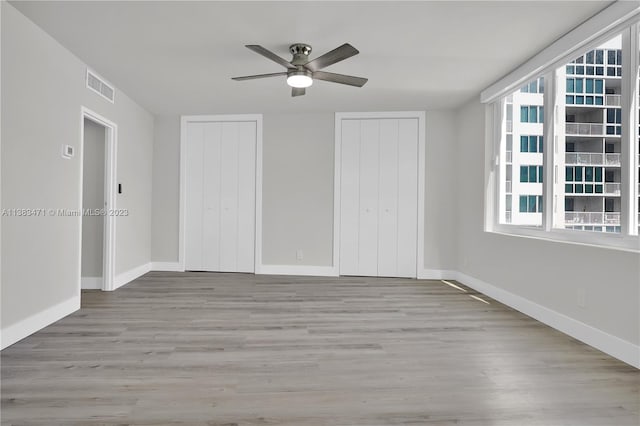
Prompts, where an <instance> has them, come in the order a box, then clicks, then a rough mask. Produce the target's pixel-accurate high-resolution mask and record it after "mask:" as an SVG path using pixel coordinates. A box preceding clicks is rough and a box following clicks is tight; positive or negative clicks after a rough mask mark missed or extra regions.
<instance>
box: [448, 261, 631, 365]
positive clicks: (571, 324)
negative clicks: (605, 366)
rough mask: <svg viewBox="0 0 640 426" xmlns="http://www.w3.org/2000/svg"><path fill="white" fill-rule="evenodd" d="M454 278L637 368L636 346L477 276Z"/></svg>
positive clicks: (461, 274) (462, 275) (459, 275)
mask: <svg viewBox="0 0 640 426" xmlns="http://www.w3.org/2000/svg"><path fill="white" fill-rule="evenodd" d="M456 279H457V281H459V282H461V283H462V284H464V285H466V286H469V287H471V288H473V289H474V290H477V291H479V292H481V293H483V294H486V295H487V296H489V297H491V298H493V299H495V300H497V301H498V302H500V303H504V304H505V305H507V306H510V307H511V308H513V309H515V310H517V311H520V312H522V313H523V314H525V315H528V316H530V317H531V318H534V319H536V320H538V321H540V322H542V323H544V324H546V325H548V326H550V327H553V328H555V329H556V330H558V331H561V332H563V333H565V334H568V335H569V336H571V337H573V338H575V339H578V340H580V341H581V342H584V343H586V344H587V345H589V346H593V347H594V348H596V349H599V350H601V351H602V352H604V353H606V354H609V355H611V356H612V357H614V358H617V359H619V360H620V361H623V362H626V363H627V364H629V365H632V366H634V367H636V368H639V369H640V346H638V345H634V344H633V343H631V342H628V341H626V340H622V339H620V338H619V337H616V336H613V335H611V334H609V333H606V332H604V331H602V330H599V329H597V328H595V327H592V326H590V325H588V324H585V323H583V322H580V321H578V320H575V319H573V318H570V317H568V316H566V315H564V314H561V313H559V312H556V311H554V310H551V309H549V308H545V307H544V306H541V305H538V304H537V303H535V302H532V301H530V300H527V299H525V298H523V297H521V296H518V295H516V294H513V293H510V292H508V291H506V290H503V289H501V288H498V287H496V286H493V285H491V284H488V283H486V282H484V281H481V280H479V279H477V278H474V277H471V276H469V275H465V274H463V273H458V276H457V278H456Z"/></svg>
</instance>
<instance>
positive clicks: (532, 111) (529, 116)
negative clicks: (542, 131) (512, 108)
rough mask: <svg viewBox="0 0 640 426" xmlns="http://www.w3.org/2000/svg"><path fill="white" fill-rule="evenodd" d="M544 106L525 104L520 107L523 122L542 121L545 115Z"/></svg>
mask: <svg viewBox="0 0 640 426" xmlns="http://www.w3.org/2000/svg"><path fill="white" fill-rule="evenodd" d="M542 108H543V107H542V106H536V105H523V106H521V107H520V122H521V123H542V119H543V117H544V113H543V109H542Z"/></svg>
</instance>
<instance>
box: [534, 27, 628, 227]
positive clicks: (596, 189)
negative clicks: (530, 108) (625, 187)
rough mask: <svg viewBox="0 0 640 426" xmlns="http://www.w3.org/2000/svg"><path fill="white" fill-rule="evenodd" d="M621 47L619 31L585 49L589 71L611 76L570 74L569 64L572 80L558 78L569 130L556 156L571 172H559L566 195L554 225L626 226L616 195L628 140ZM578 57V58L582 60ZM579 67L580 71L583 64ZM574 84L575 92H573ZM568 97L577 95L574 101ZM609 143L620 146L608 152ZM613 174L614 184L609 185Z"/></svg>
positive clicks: (558, 187) (563, 121)
mask: <svg viewBox="0 0 640 426" xmlns="http://www.w3.org/2000/svg"><path fill="white" fill-rule="evenodd" d="M621 49H622V37H621V36H619V35H618V36H615V37H613V38H611V39H610V40H607V41H606V42H605V43H603V44H602V45H601V46H598V47H597V48H596V49H595V50H594V51H591V52H587V53H585V55H584V60H585V62H586V65H585V67H584V68H585V69H584V71H586V74H587V75H603V74H606V75H607V77H597V78H593V77H586V78H580V77H576V76H575V75H574V74H571V75H569V74H568V73H567V72H566V71H567V67H568V66H569V65H571V66H574V65H573V64H572V63H571V62H570V63H568V64H563V65H562V67H559V68H558V70H557V71H558V74H557V75H558V76H559V78H561V79H565V80H566V81H565V82H564V84H563V82H562V81H558V85H557V86H556V87H558V88H559V89H560V91H561V92H562V89H563V88H565V87H566V89H567V90H566V93H563V95H565V96H559V97H557V98H556V106H557V107H559V108H560V110H564V111H565V114H564V116H563V117H562V116H561V117H557V118H555V119H556V120H557V121H556V123H555V127H556V129H566V132H565V133H564V134H561V135H560V137H559V141H560V143H559V145H558V151H559V152H558V153H557V154H554V158H555V159H556V161H557V162H556V165H557V166H558V167H563V168H564V169H565V173H560V174H559V175H558V179H557V182H553V185H554V193H555V194H558V195H559V197H562V198H563V200H558V202H557V203H554V208H553V213H552V220H553V225H552V226H553V227H554V228H564V229H580V230H583V231H584V230H591V231H592V232H618V231H616V230H617V229H619V227H620V203H619V202H620V196H619V195H617V193H616V191H617V192H618V193H619V183H620V162H619V160H617V157H616V156H615V153H619V152H620V144H621V143H622V142H621V139H622V138H620V137H619V136H617V135H618V134H619V133H618V132H620V131H621V130H620V129H621V128H622V126H621V125H620V118H621V111H622V110H621V108H620V95H621V88H622V86H623V85H622V78H621V77H619V76H618V73H619V72H620V71H621V67H620V64H621V60H622V55H621V52H622V50H621ZM578 59H579V58H578V57H576V58H574V60H575V61H576V62H579V61H578ZM605 65H606V67H605ZM575 67H576V70H575V71H576V73H577V72H578V71H579V70H578V69H577V68H578V66H575ZM605 68H606V70H605ZM580 75H584V74H582V73H581V74H580ZM574 79H575V81H574V82H571V81H572V80H574ZM572 87H573V89H574V91H573V92H570V91H569V89H570V88H572ZM574 94H575V95H574ZM568 96H575V98H573V99H571V102H570V100H569V99H568V98H566V97H568ZM569 123H570V124H569ZM606 144H613V145H614V146H615V150H614V152H613V153H607V151H606V149H610V148H605V147H606ZM636 155H637V154H636ZM601 165H605V166H604V167H603V166H601ZM605 167H606V168H605ZM608 170H615V172H614V173H612V174H610V175H609V174H606V172H608ZM541 176H542V174H539V175H538V177H539V178H540V177H541ZM607 178H609V179H610V180H611V182H607V183H605V181H607V180H608V179H607ZM639 182H640V181H639ZM613 194H616V195H615V196H614V195H613ZM607 198H610V199H612V200H614V199H615V202H613V203H611V202H608V204H607V208H609V209H610V211H606V208H605V204H606V202H605V199H607Z"/></svg>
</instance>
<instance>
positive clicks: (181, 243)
mask: <svg viewBox="0 0 640 426" xmlns="http://www.w3.org/2000/svg"><path fill="white" fill-rule="evenodd" d="M216 121H221V122H225V121H254V122H255V123H256V200H255V208H256V212H255V221H256V222H255V236H254V240H255V247H254V272H255V273H256V274H257V273H260V267H261V264H262V114H239V115H183V116H181V117H180V212H179V228H178V263H179V264H180V270H182V271H184V270H185V257H184V251H185V204H186V177H187V176H186V166H187V164H186V141H187V133H186V129H187V126H186V125H187V123H198V122H200V123H202V122H205V123H206V122H216Z"/></svg>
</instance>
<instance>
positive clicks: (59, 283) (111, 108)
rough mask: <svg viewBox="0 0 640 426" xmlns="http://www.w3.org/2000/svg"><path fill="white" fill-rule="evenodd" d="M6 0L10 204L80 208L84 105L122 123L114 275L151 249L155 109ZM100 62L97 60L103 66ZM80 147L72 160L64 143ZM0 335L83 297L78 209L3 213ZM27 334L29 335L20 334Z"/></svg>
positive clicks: (6, 197) (8, 335)
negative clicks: (91, 75) (102, 85)
mask: <svg viewBox="0 0 640 426" xmlns="http://www.w3.org/2000/svg"><path fill="white" fill-rule="evenodd" d="M0 3H1V4H2V6H1V7H2V26H1V27H2V28H1V31H2V37H1V39H2V46H1V51H2V61H1V63H2V72H1V75H2V123H3V126H2V155H1V157H2V183H3V187H2V206H3V208H9V209H11V208H15V209H21V208H32V209H37V208H42V209H50V208H51V209H80V208H81V205H80V198H81V197H80V191H81V187H80V162H81V159H82V152H80V149H79V147H80V124H81V115H80V108H81V105H84V106H86V107H88V108H89V109H91V110H93V111H95V112H97V113H99V114H101V115H102V116H104V117H106V118H107V119H109V120H111V121H113V122H115V123H116V124H117V125H118V154H117V155H118V168H117V171H116V174H117V180H118V182H120V183H122V184H123V189H124V193H123V194H121V195H118V196H117V200H116V202H117V207H118V208H124V209H128V210H129V216H128V217H121V218H118V219H117V220H116V252H117V256H116V259H115V268H116V275H117V274H122V273H124V272H127V271H130V270H131V269H133V268H136V267H139V266H141V265H145V264H148V262H149V261H150V259H151V255H150V243H151V232H150V222H151V159H152V149H153V116H152V115H151V114H149V113H148V112H147V111H145V110H144V109H143V108H141V107H140V106H139V105H137V104H136V103H135V102H134V101H132V100H131V99H129V98H128V97H127V96H126V95H125V94H124V93H122V92H120V91H116V102H115V104H111V103H109V102H107V101H105V100H104V99H102V98H100V97H99V96H97V95H96V94H95V93H93V92H91V91H89V90H87V89H86V88H85V68H86V66H85V64H83V63H82V62H81V61H80V60H79V59H78V58H76V57H75V56H73V55H72V54H71V53H70V52H69V51H68V50H66V49H65V48H64V47H62V46H61V45H60V44H58V43H57V42H56V41H55V40H53V39H52V38H51V37H50V36H49V35H47V34H46V33H45V32H43V31H42V30H41V29H40V28H39V27H37V26H36V25H35V24H33V23H32V22H31V21H29V20H28V19H27V18H25V17H24V16H23V15H22V14H20V13H19V12H18V11H17V10H16V9H15V8H13V6H11V5H10V4H8V3H7V2H0ZM98 71H99V70H98ZM64 144H69V145H72V146H74V147H75V148H76V155H75V156H74V157H73V158H72V159H69V160H66V159H63V158H62V157H61V149H62V145H64ZM2 229H3V233H2V256H3V259H2V260H3V268H2V291H1V293H2V316H1V319H2V332H3V333H2V334H3V336H2V345H3V346H6V344H7V343H8V342H10V341H11V340H15V339H17V338H21V337H20V335H21V333H22V334H24V333H27V334H28V332H27V330H31V331H29V332H32V331H35V329H37V328H38V327H41V326H44V325H47V324H48V323H50V322H52V321H55V320H56V319H58V318H59V317H60V316H62V315H65V314H66V313H69V312H70V311H72V310H74V309H77V308H78V307H79V289H80V240H81V235H80V234H81V226H80V218H78V217H54V216H46V217H3V218H2ZM22 337H24V335H22Z"/></svg>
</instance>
